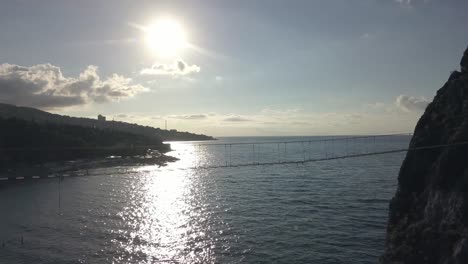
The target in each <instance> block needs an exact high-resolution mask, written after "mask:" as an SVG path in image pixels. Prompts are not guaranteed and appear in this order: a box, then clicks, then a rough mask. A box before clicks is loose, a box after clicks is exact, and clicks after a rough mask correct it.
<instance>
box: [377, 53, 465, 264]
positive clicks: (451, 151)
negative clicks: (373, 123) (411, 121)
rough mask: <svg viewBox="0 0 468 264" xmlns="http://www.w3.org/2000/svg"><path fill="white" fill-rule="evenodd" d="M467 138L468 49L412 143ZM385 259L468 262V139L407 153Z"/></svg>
mask: <svg viewBox="0 0 468 264" xmlns="http://www.w3.org/2000/svg"><path fill="white" fill-rule="evenodd" d="M457 142H468V49H467V50H466V51H465V53H464V56H463V59H462V61H461V72H458V71H456V72H453V73H452V74H451V75H450V78H449V79H448V81H447V83H446V84H445V85H444V86H443V87H442V88H441V89H440V90H439V91H438V92H437V95H436V96H435V98H434V100H433V102H432V103H431V104H429V106H428V107H427V108H426V111H425V113H424V115H423V116H422V117H421V119H420V120H419V122H418V124H417V126H416V128H415V131H414V135H413V138H412V140H411V143H410V148H415V147H423V146H432V145H439V144H452V143H457ZM380 261H381V263H444V264H452V263H453V264H455V263H460V264H461V263H468V145H459V146H452V147H443V148H436V149H430V150H414V151H410V152H408V153H407V155H406V158H405V160H404V162H403V164H402V167H401V169H400V174H399V176H398V190H397V192H396V194H395V197H394V198H393V199H392V201H391V203H390V213H389V222H388V227H387V244H386V250H385V253H384V255H383V256H382V258H381V260H380Z"/></svg>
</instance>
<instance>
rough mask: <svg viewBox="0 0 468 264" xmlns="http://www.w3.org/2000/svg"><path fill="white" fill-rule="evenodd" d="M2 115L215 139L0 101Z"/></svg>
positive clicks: (161, 135) (172, 138) (161, 136)
mask: <svg viewBox="0 0 468 264" xmlns="http://www.w3.org/2000/svg"><path fill="white" fill-rule="evenodd" d="M0 117H3V118H5V119H8V118H18V119H23V120H27V121H35V122H37V123H46V122H47V123H52V124H67V125H74V126H82V127H93V128H101V129H112V130H115V131H121V132H127V133H133V134H137V135H143V136H147V137H154V138H158V139H160V140H162V141H197V140H213V139H214V138H213V137H210V136H206V135H200V134H193V133H189V132H179V131H176V130H163V129H160V128H153V127H149V126H141V125H137V124H130V123H126V122H120V121H98V120H97V119H91V118H81V117H71V116H65V115H58V114H52V113H48V112H45V111H41V110H39V109H35V108H29V107H19V106H14V105H9V104H2V103H0Z"/></svg>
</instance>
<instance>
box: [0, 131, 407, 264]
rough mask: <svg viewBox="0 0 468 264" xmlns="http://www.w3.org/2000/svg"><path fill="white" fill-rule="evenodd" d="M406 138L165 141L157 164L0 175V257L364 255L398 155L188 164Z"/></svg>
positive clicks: (256, 259)
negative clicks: (33, 176) (165, 157)
mask: <svg viewBox="0 0 468 264" xmlns="http://www.w3.org/2000/svg"><path fill="white" fill-rule="evenodd" d="M314 139H316V138H314ZM278 140H279V139H275V138H224V139H221V140H218V141H217V142H216V143H232V142H239V141H242V142H253V141H263V142H271V141H278ZM281 140H282V141H283V140H297V138H286V139H285V138H282V139H281ZM408 141H409V137H399V138H396V139H382V140H380V141H378V142H375V140H374V141H372V140H364V139H363V140H362V141H361V142H355V141H354V142H348V141H346V142H345V141H342V142H341V143H335V144H333V143H328V145H327V143H320V144H319V143H311V144H309V143H305V144H303V143H290V144H276V143H274V144H265V145H261V146H252V145H249V144H246V145H240V146H238V145H233V146H229V145H226V146H224V145H215V146H208V145H202V146H199V143H173V144H172V148H173V149H174V151H173V152H171V153H170V154H171V155H174V156H176V157H178V158H180V161H178V162H175V163H171V164H169V165H168V166H166V167H162V168H158V167H153V166H144V167H131V168H128V167H126V168H119V167H116V168H106V169H96V170H95V171H93V172H92V173H97V174H102V175H101V176H89V177H70V178H66V179H65V180H64V181H63V182H61V183H59V181H58V179H41V180H29V181H21V182H15V183H0V212H1V216H0V242H1V243H2V244H3V245H2V247H1V248H0V263H159V262H161V263H375V262H376V261H377V258H378V256H379V255H380V254H381V253H382V251H383V246H384V239H385V226H386V220H387V212H388V202H389V199H390V198H391V197H392V196H393V194H394V192H395V188H396V178H397V174H398V170H399V167H400V165H401V162H402V160H403V158H404V153H394V154H387V155H381V156H369V157H361V158H353V159H340V160H331V161H322V162H313V163H305V164H292V165H273V166H254V167H234V168H215V169H193V168H192V167H196V166H202V165H216V164H217V165H223V164H224V165H225V164H226V163H228V164H233V165H235V164H244V163H256V162H269V161H287V160H300V159H304V158H305V159H307V158H314V157H320V156H324V155H329V156H332V155H337V153H338V154H340V153H352V152H353V151H355V152H359V151H373V150H379V149H385V148H395V147H405V146H406V145H407V144H408ZM201 144H206V143H201ZM186 168H192V169H186ZM59 195H60V199H59ZM21 240H23V242H21Z"/></svg>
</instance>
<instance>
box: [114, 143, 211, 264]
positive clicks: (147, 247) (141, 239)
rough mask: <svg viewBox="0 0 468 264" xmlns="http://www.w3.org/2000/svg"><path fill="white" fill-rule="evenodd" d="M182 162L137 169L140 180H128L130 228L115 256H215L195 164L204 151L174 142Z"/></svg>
mask: <svg viewBox="0 0 468 264" xmlns="http://www.w3.org/2000/svg"><path fill="white" fill-rule="evenodd" d="M172 148H173V149H174V151H173V152H172V153H171V154H172V155H173V156H175V157H177V158H179V159H180V160H179V161H178V162H175V163H173V164H170V165H168V166H167V167H163V168H157V167H154V166H145V167H141V168H139V169H138V171H139V172H140V173H139V176H138V177H139V179H140V180H139V181H133V183H134V184H133V185H132V186H128V189H127V190H128V193H127V197H128V198H129V199H130V201H129V203H128V204H129V206H127V207H125V208H124V210H123V211H122V212H121V213H120V214H119V217H120V218H121V219H122V221H123V222H124V224H125V225H126V226H127V228H126V229H124V230H120V231H119V232H118V233H119V234H118V238H117V239H115V241H114V242H115V243H117V244H118V246H119V248H121V249H122V250H121V251H122V253H121V254H119V256H118V257H116V258H115V261H117V262H121V261H123V262H132V261H136V262H137V263H154V262H170V263H173V262H177V263H180V262H182V263H193V262H198V263H199V262H203V263H211V262H214V260H213V259H214V258H213V254H212V252H211V250H212V243H211V242H210V238H209V237H208V236H207V232H206V230H207V228H209V227H208V226H207V225H208V222H209V221H207V218H208V217H209V213H208V211H207V210H206V206H204V205H202V204H201V202H200V198H199V197H197V196H198V195H199V189H200V181H199V179H198V178H197V177H198V174H197V172H196V171H193V170H181V168H187V167H193V166H194V165H196V164H197V163H199V162H200V159H201V156H200V155H198V154H199V153H198V152H197V151H196V149H195V148H196V147H194V146H193V145H191V144H173V145H172Z"/></svg>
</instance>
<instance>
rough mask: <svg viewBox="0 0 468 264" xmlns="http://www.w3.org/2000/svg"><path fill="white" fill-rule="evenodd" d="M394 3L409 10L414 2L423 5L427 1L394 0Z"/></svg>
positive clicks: (427, 0)
mask: <svg viewBox="0 0 468 264" xmlns="http://www.w3.org/2000/svg"><path fill="white" fill-rule="evenodd" d="M394 1H395V2H397V3H399V4H400V5H402V6H404V7H408V8H411V7H413V5H414V4H415V3H416V2H418V3H419V2H422V3H424V4H426V3H428V2H429V0H394Z"/></svg>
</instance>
